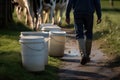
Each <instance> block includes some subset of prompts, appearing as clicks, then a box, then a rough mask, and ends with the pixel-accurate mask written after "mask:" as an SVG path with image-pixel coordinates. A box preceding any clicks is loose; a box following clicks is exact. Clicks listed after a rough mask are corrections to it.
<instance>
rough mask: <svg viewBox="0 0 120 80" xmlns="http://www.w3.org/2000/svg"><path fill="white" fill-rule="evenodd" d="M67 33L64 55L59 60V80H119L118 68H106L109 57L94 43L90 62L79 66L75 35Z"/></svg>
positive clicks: (119, 68) (119, 69)
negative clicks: (60, 61)
mask: <svg viewBox="0 0 120 80" xmlns="http://www.w3.org/2000/svg"><path fill="white" fill-rule="evenodd" d="M67 33H68V34H67V38H66V43H65V54H64V57H62V58H61V60H62V64H61V66H60V70H59V78H60V80H120V77H119V76H120V67H115V68H109V67H107V66H106V62H107V61H108V59H109V57H108V56H107V55H105V54H104V53H103V52H102V51H101V50H100V49H99V44H98V43H97V42H96V41H93V44H92V54H91V56H90V57H91V61H90V62H89V63H87V64H86V65H81V64H80V58H81V56H80V54H79V48H78V43H77V41H76V39H75V35H74V33H72V32H67Z"/></svg>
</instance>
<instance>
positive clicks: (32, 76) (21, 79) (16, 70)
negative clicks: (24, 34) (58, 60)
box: [0, 51, 58, 80]
mask: <svg viewBox="0 0 120 80" xmlns="http://www.w3.org/2000/svg"><path fill="white" fill-rule="evenodd" d="M57 72H58V67H55V66H52V65H47V66H45V70H44V71H39V72H30V71H28V70H27V69H25V68H24V67H23V65H22V61H21V56H20V52H15V51H11V52H5V51H3V52H1V53H0V80H58V75H57Z"/></svg>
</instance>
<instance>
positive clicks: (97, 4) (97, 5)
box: [94, 0, 102, 19]
mask: <svg viewBox="0 0 120 80" xmlns="http://www.w3.org/2000/svg"><path fill="white" fill-rule="evenodd" d="M94 4H95V10H96V14H97V17H98V19H101V16H102V13H101V4H100V0H94Z"/></svg>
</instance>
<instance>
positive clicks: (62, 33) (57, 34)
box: [50, 31, 66, 36]
mask: <svg viewBox="0 0 120 80" xmlns="http://www.w3.org/2000/svg"><path fill="white" fill-rule="evenodd" d="M50 35H53V36H65V35H66V32H65V31H50Z"/></svg>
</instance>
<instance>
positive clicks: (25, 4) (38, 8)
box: [12, 0, 68, 30]
mask: <svg viewBox="0 0 120 80" xmlns="http://www.w3.org/2000/svg"><path fill="white" fill-rule="evenodd" d="M12 3H13V4H14V6H15V10H16V13H17V15H18V18H19V19H20V18H21V17H20V14H21V12H22V13H24V14H25V19H26V20H25V22H26V24H27V25H29V26H31V28H32V29H34V30H38V28H39V26H40V24H41V23H52V24H54V23H57V24H62V20H61V19H62V16H63V12H64V10H65V9H66V5H67V3H68V0H12ZM59 12H60V13H59Z"/></svg>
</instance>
